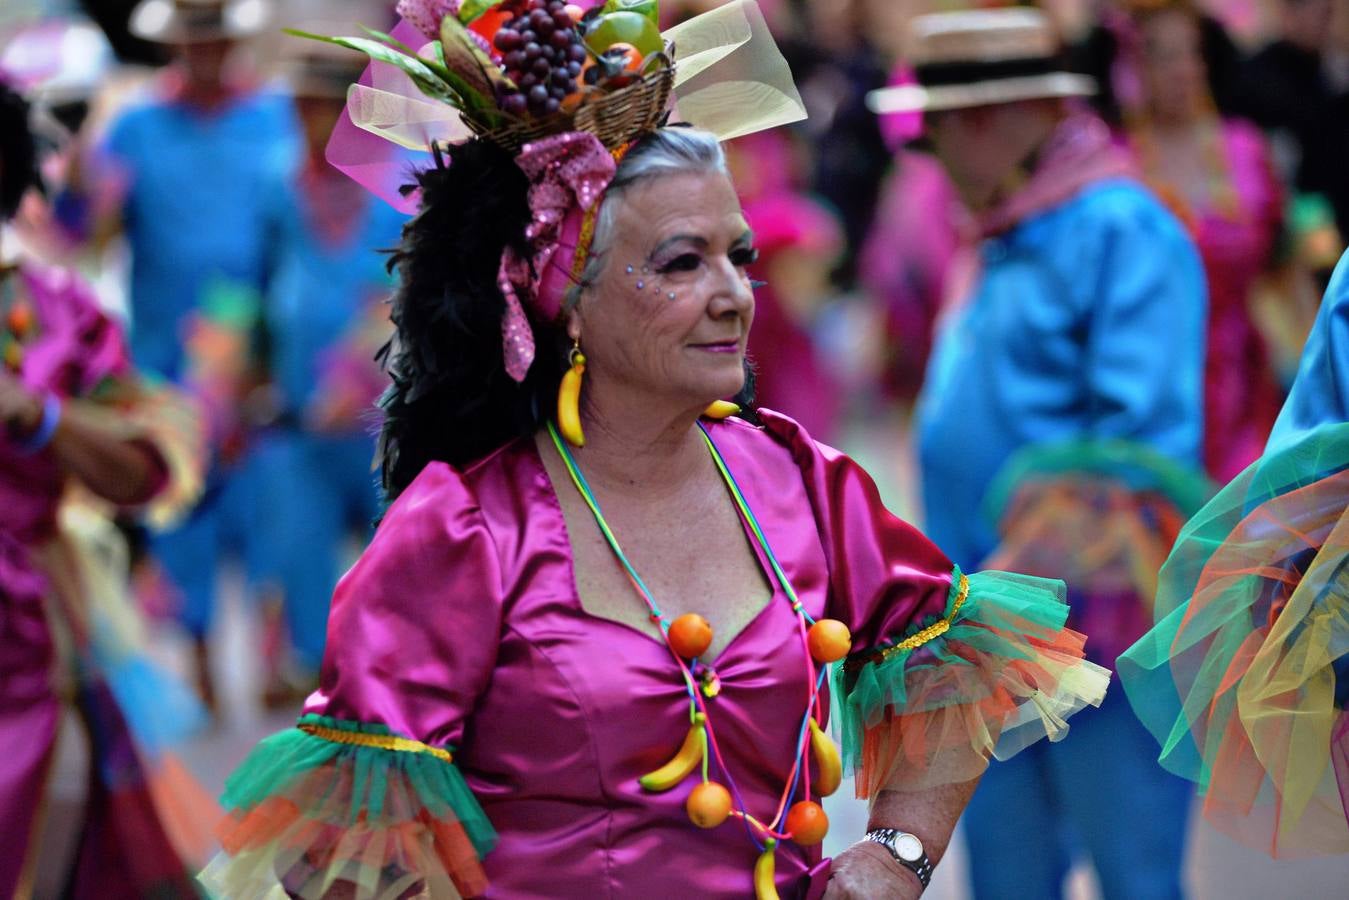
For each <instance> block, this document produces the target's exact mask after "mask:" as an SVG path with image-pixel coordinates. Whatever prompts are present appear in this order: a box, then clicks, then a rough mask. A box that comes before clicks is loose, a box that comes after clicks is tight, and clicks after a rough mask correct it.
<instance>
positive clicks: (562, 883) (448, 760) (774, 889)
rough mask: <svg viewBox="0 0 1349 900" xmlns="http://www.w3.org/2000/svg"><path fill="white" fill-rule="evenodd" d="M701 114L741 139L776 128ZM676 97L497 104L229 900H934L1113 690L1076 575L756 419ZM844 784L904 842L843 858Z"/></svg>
mask: <svg viewBox="0 0 1349 900" xmlns="http://www.w3.org/2000/svg"><path fill="white" fill-rule="evenodd" d="M466 9H467V7H466ZM498 9H500V10H501V11H503V12H505V13H507V14H508V16H513V18H512V17H506V18H504V22H499V23H497V24H496V25H495V27H494V26H492V25H490V24H489V25H487V26H486V27H484V28H483V30H484V31H486V32H487V33H488V34H490V35H491V39H490V40H491V44H490V45H491V46H493V47H495V48H497V49H498V50H503V51H504V54H503V56H504V59H503V61H502V64H503V65H504V66H505V67H506V69H507V71H510V65H511V63H512V62H513V61H514V60H515V58H514V57H511V56H510V54H511V53H512V52H513V49H514V48H515V47H516V46H518V43H519V41H520V40H521V39H522V38H521V34H522V32H528V33H531V34H533V35H534V36H535V37H537V36H538V34H539V32H540V31H546V32H547V34H548V36H549V40H550V41H555V45H557V46H561V45H562V44H564V43H565V41H566V40H569V37H564V38H558V39H554V38H552V37H551V36H552V35H553V34H556V33H558V32H559V31H560V32H562V33H563V34H564V35H570V34H573V33H578V34H579V31H577V32H574V31H572V30H571V29H570V26H569V25H567V24H566V23H565V22H564V21H563V19H564V17H565V16H567V14H568V12H567V11H566V10H564V9H563V7H562V6H561V5H560V4H557V3H554V4H553V5H551V6H550V5H548V4H547V3H543V2H509V0H508V2H506V3H503V4H502V5H501V7H498ZM724 9H726V8H723V10H724ZM729 10H730V12H729V13H726V14H727V15H732V14H733V15H735V16H740V17H742V18H741V19H739V20H736V21H737V22H740V23H742V24H745V26H746V28H747V29H748V31H751V32H754V33H755V37H754V38H753V41H759V40H762V39H763V38H762V37H761V30H759V29H758V25H761V23H762V19H761V18H759V17H758V13H757V10H756V9H755V7H754V6H753V5H752V4H750V3H743V2H741V3H734V4H731V5H730V7H729ZM716 14H717V13H716V12H714V13H712V15H716ZM597 17H598V21H595V19H596V18H597ZM466 18H468V17H467V16H466ZM545 20H547V23H556V24H548V27H547V28H544V27H543V26H544V25H545V24H546V23H545ZM606 21H611V20H606V19H605V18H604V16H603V15H602V14H597V16H592V17H591V19H590V20H586V19H583V20H582V21H581V23H580V25H579V26H578V27H579V28H586V27H587V26H589V28H590V31H589V33H590V34H591V35H592V39H591V40H590V41H588V43H589V44H590V46H591V47H592V48H597V46H598V45H600V42H601V41H602V40H603V36H604V35H605V34H606V33H608V31H607V27H606V25H605V23H606ZM693 21H694V22H696V21H697V20H693ZM444 23H445V24H444V25H443V27H442V28H440V29H439V33H440V34H441V36H442V37H445V38H448V39H450V41H451V43H452V42H453V39H454V35H455V34H457V33H458V32H459V30H460V29H461V28H462V26H463V24H464V23H461V22H459V21H458V20H457V17H456V16H455V15H454V14H453V12H451V14H449V15H447V16H446V17H445V19H444ZM756 23H757V25H756ZM468 24H469V25H470V26H472V25H474V24H475V23H474V22H473V21H472V20H470V21H469V23H468ZM629 24H630V27H631V31H630V32H628V33H630V34H634V35H640V34H641V33H642V29H641V27H640V25H639V24H637V23H629ZM625 27H629V26H628V25H625ZM684 27H688V26H684ZM736 30H737V28H736V27H731V28H729V29H727V31H729V33H732V34H734V33H735V32H736ZM668 37H669V39H670V40H671V41H672V43H673V44H674V46H675V48H676V51H677V48H678V47H680V46H687V47H697V46H699V43H698V42H697V41H695V40H694V39H693V37H692V36H691V34H690V33H689V32H687V31H685V32H681V33H677V34H675V35H669V36H668ZM525 43H526V45H527V44H528V43H530V41H526V42H525ZM568 46H570V45H568ZM702 46H706V45H705V44H704V45H702ZM599 48H600V49H602V47H599ZM769 49H771V48H769ZM622 52H623V53H624V54H627V53H628V51H627V50H623V51H622ZM652 52H659V51H652ZM763 53H764V51H762V50H761V51H760V58H761V59H762V56H763ZM674 62H675V63H676V64H678V57H675V60H674ZM668 64H669V63H668V57H667V60H666V61H665V62H664V63H662V62H661V61H660V60H657V62H656V63H653V67H654V68H653V70H649V71H653V72H654V74H651V75H649V76H648V77H649V78H651V79H652V81H654V82H659V80H660V79H663V78H672V77H673V78H677V76H676V75H674V74H673V73H671V72H670V71H669V70H668V69H666V68H661V67H660V66H661V65H668ZM662 73H664V74H662ZM704 74H707V73H706V72H704ZM606 77H608V76H603V75H602V76H601V78H602V79H603V78H606ZM742 77H743V76H742ZM693 81H695V82H696V81H697V79H696V78H695V79H693ZM778 83H779V84H780V83H781V82H778ZM599 84H600V85H601V91H602V93H599V94H592V95H589V96H588V97H586V98H585V102H589V103H595V104H600V105H601V106H604V105H606V104H608V103H611V102H617V101H615V100H614V99H613V98H615V97H627V98H629V99H631V98H633V97H634V96H635V94H634V93H629V94H626V95H623V94H621V93H620V92H621V90H622V87H618V88H617V89H616V90H614V91H613V92H612V93H604V92H603V91H604V88H603V87H602V85H603V84H604V81H602V80H601V81H600V82H599ZM624 84H625V85H627V86H629V87H631V86H632V83H631V82H624ZM679 84H680V82H678V81H676V82H675V89H676V93H678V92H679ZM705 84H706V83H705V82H704V85H705ZM787 86H788V87H789V86H790V84H789V82H788V84H787ZM642 89H643V88H642V82H638V83H637V85H636V88H635V90H636V91H637V92H640V91H641V90H642ZM506 90H509V88H507V89H506ZM714 93H715V92H714ZM793 93H794V92H793ZM509 96H510V95H509V94H507V97H509ZM760 96H762V94H760ZM697 101H698V98H697V95H696V94H691V93H686V94H680V95H679V115H680V116H681V117H686V118H688V119H689V120H690V121H692V122H694V123H695V124H700V123H701V124H706V125H707V126H708V127H712V125H713V123H716V126H717V127H718V128H719V130H720V129H721V128H723V127H729V128H731V129H733V128H734V127H742V128H743V127H745V123H746V122H747V121H749V120H751V119H752V118H753V116H754V112H755V111H754V110H753V109H752V108H750V107H749V106H746V105H741V106H739V107H737V108H736V109H735V110H734V111H733V112H732V113H731V115H730V117H729V118H721V119H719V118H718V116H717V115H716V114H715V113H716V109H717V107H719V106H721V101H717V102H716V103H715V104H713V106H706V105H701V104H700V103H699V102H697ZM503 102H510V101H509V100H507V101H503ZM662 106H663V99H662V101H661V103H659V104H656V106H655V109H654V114H653V115H652V117H651V118H649V119H645V120H643V121H640V122H637V123H635V125H634V126H632V127H629V128H625V129H624V130H623V131H622V132H620V133H615V132H613V131H612V130H607V129H605V128H604V127H602V126H598V127H594V130H586V129H587V127H591V126H592V123H593V122H594V120H588V119H585V118H583V117H582V116H581V115H580V114H579V113H578V114H577V115H576V117H575V118H566V117H563V118H560V119H552V120H549V121H550V122H551V123H552V124H553V126H554V127H556V126H557V124H559V123H560V124H561V125H562V129H563V130H560V131H557V132H555V133H552V134H545V135H543V136H540V135H537V134H536V135H534V136H532V137H531V140H528V141H526V142H524V143H523V145H522V146H519V145H517V146H511V140H510V135H511V132H510V130H509V126H507V127H506V130H504V131H503V130H493V129H492V128H490V127H487V126H490V124H491V120H489V121H487V122H479V121H476V117H479V116H483V115H485V114H484V113H482V112H481V111H465V114H466V115H471V116H473V117H474V118H475V125H477V126H478V127H479V128H481V130H482V131H483V132H486V134H487V136H486V137H480V138H472V139H468V140H463V141H461V142H459V143H456V144H451V145H449V147H448V150H447V153H448V158H447V159H443V160H442V161H441V162H439V163H438V164H437V165H436V166H434V167H432V168H430V169H428V170H426V171H424V172H422V173H421V174H420V176H419V178H418V182H419V187H420V210H419V212H418V214H417V216H416V218H414V219H413V220H412V221H411V222H410V223H409V225H408V226H407V228H406V229H405V232H404V236H403V242H402V245H401V247H400V248H399V250H398V252H397V253H396V254H395V257H394V259H395V261H396V264H397V268H398V272H399V275H400V280H401V285H400V288H399V291H398V293H397V296H396V297H395V300H394V306H393V318H394V321H395V323H396V325H397V328H398V334H397V337H396V338H395V340H394V342H393V343H392V345H391V347H390V350H389V357H388V368H389V372H390V375H391V377H392V382H393V383H392V386H391V388H390V389H389V391H388V392H387V394H386V396H385V399H384V401H383V406H384V410H385V422H384V427H383V436H382V463H383V476H384V484H385V488H386V490H387V493H388V495H389V497H390V499H391V501H392V502H391V505H390V506H389V508H388V511H387V513H386V514H385V516H384V518H383V521H382V523H381V525H380V527H379V529H378V531H377V533H376V535H375V538H374V540H373V542H372V544H371V545H370V547H369V548H368V550H367V551H366V552H365V554H364V555H363V556H362V558H361V559H360V561H359V562H358V563H357V564H356V565H355V567H354V568H353V569H352V570H351V571H350V572H349V573H348V574H347V576H346V577H345V578H344V579H343V580H342V582H341V584H340V585H339V586H338V588H337V592H336V595H335V597H334V600H333V606H332V617H331V621H330V624H329V630H328V643H327V651H326V658H325V661H324V666H323V671H322V675H321V686H320V688H319V690H318V691H317V692H316V693H315V694H314V695H313V696H312V697H310V699H309V701H308V703H307V704H306V708H305V711H304V715H303V716H302V717H301V719H300V721H299V723H298V727H297V728H295V729H292V730H290V731H288V732H284V733H282V734H279V735H277V736H274V737H273V738H270V739H269V740H268V741H266V742H264V744H263V745H261V746H260V747H259V749H258V750H257V751H256V752H255V753H254V755H253V756H251V757H250V758H249V759H248V760H247V761H246V762H245V763H244V765H243V766H242V768H241V769H240V770H239V771H238V772H237V773H235V775H234V776H233V777H232V778H231V780H230V782H229V783H228V786H227V790H226V798H225V799H226V804H227V805H228V806H230V807H231V808H232V813H231V819H230V821H229V823H228V824H227V826H226V828H225V829H224V831H223V844H224V852H223V853H222V855H221V856H220V857H218V858H217V860H216V861H215V862H214V863H213V864H212V866H211V867H210V868H209V869H208V870H207V872H206V873H205V875H204V880H205V881H206V883H207V884H208V886H210V887H211V888H212V889H213V890H215V891H217V892H218V893H219V894H220V895H221V896H230V897H243V896H248V897H253V896H263V895H265V894H266V892H267V891H269V890H270V891H277V892H278V895H280V894H281V893H285V894H288V895H291V896H299V897H306V898H317V897H327V896H342V897H350V896H357V897H406V896H413V895H417V896H431V897H437V898H440V897H459V896H464V897H479V896H483V897H511V898H516V897H559V896H567V897H586V896H594V897H639V896H649V897H672V896H679V897H700V898H732V897H736V898H739V897H746V896H757V897H759V898H761V900H769V898H777V897H802V896H814V897H819V896H825V897H829V898H848V897H852V898H860V897H870V898H874V897H916V896H918V894H919V893H920V892H921V891H922V888H923V887H924V885H925V884H926V882H927V879H928V877H929V876H930V874H931V870H932V866H933V865H934V864H935V863H936V862H937V861H938V860H939V859H940V857H941V855H942V853H943V851H944V850H945V848H946V845H947V842H948V841H949V838H950V834H951V830H952V827H953V826H954V824H955V821H956V818H957V817H958V815H959V813H960V810H961V809H962V808H963V807H964V805H965V802H966V799H967V798H968V797H969V794H970V791H971V790H972V788H973V784H974V782H975V781H976V780H977V778H978V776H979V774H980V773H981V772H982V770H983V768H984V766H985V764H986V761H987V758H988V757H989V756H990V755H992V754H993V753H995V752H996V753H999V754H1006V753H1010V752H1014V751H1015V750H1017V749H1019V748H1020V747H1021V746H1023V745H1024V744H1026V743H1027V742H1029V741H1031V740H1033V739H1034V738H1035V737H1037V736H1040V735H1043V734H1045V733H1046V732H1049V733H1050V734H1051V735H1053V736H1057V735H1058V734H1059V733H1060V732H1061V729H1062V726H1063V718H1064V717H1065V716H1067V715H1069V714H1071V713H1072V712H1074V711H1075V710H1076V709H1078V708H1080V707H1081V706H1082V705H1084V704H1087V703H1096V702H1099V700H1100V698H1101V695H1102V693H1103V690H1104V683H1105V679H1106V677H1107V676H1106V675H1105V673H1104V672H1103V671H1102V670H1100V669H1098V668H1096V667H1094V666H1092V665H1091V664H1090V663H1087V662H1085V661H1084V660H1083V657H1082V638H1081V636H1079V635H1076V634H1074V633H1072V632H1068V631H1066V630H1064V628H1063V622H1064V617H1065V615H1066V612H1067V610H1066V608H1065V606H1064V604H1063V601H1062V586H1061V584H1060V583H1058V582H1052V581H1044V580H1039V579H1032V578H1022V577H1018V576H1012V575H1006V574H1001V573H983V574H970V575H967V574H965V573H962V572H960V571H959V570H958V569H956V568H955V567H954V566H953V565H952V564H951V562H950V561H949V560H948V559H947V558H946V557H944V556H943V555H942V553H941V552H940V551H939V550H938V549H937V548H936V547H934V546H933V545H932V544H931V543H929V542H928V541H927V540H926V539H925V538H923V536H922V535H921V534H919V533H918V532H917V531H915V530H914V529H913V528H912V527H910V526H909V525H906V524H905V523H903V522H901V521H900V520H898V519H897V518H895V517H894V516H892V515H891V514H890V513H888V512H887V511H886V510H885V509H884V507H883V506H882V505H881V503H880V500H879V498H878V495H877V492H876V488H875V486H874V484H873V483H872V481H871V479H870V478H869V477H868V476H867V474H866V473H865V472H864V471H862V470H861V469H860V468H859V467H858V466H857V465H856V464H855V463H853V462H852V461H851V460H850V459H848V457H846V456H844V455H843V454H841V453H839V452H837V451H836V450H833V449H830V448H829V447H826V446H824V445H821V444H819V443H817V442H815V441H814V440H812V439H811V437H810V436H809V435H808V434H807V433H806V432H805V431H804V430H803V429H802V428H801V426H799V425H797V424H796V423H795V422H793V421H791V420H790V419H787V418H785V417H784V416H781V415H778V414H775V413H772V412H769V411H767V410H756V409H754V408H753V407H752V405H751V403H750V398H749V397H748V396H747V391H746V376H745V372H746V368H745V344H746V338H747V336H748V334H749V331H750V327H751V325H752V323H753V320H754V305H755V304H754V294H753V291H752V289H751V282H750V279H749V277H748V275H747V268H748V267H749V266H751V265H752V264H753V263H754V261H755V255H756V254H755V246H754V241H755V237H754V234H753V232H752V231H751V230H750V228H749V226H748V224H747V222H746V218H745V215H744V213H743V212H742V210H741V206H740V203H739V201H738V200H737V197H736V192H735V190H734V187H733V186H732V183H731V181H730V179H729V177H728V176H727V174H726V167H725V158H724V156H723V153H722V150H721V147H720V145H719V143H718V140H717V137H716V136H714V134H712V133H709V132H707V131H704V130H698V129H697V128H690V127H675V126H665V125H661V124H660V120H661V119H662V118H663V113H664V109H663V108H662ZM541 108H545V107H541ZM585 109H586V108H585V106H581V112H582V113H584V112H585ZM545 114H546V112H545ZM596 118H597V119H598V118H599V117H596ZM759 121H763V120H762V118H760V119H759ZM769 121H774V120H773V119H772V118H771V117H770V119H769ZM776 121H781V118H778V119H776ZM728 123H734V125H729V124H728ZM534 124H535V125H539V124H540V123H539V121H538V120H535V123H534ZM723 133H724V132H723ZM727 398H734V402H735V404H738V407H739V408H738V409H737V407H736V406H734V405H732V404H731V403H729V402H728V400H727ZM971 513H972V514H973V511H971ZM831 668H832V672H833V684H832V689H831V685H830V684H829V683H828V679H827V678H826V673H827V671H828V670H830V669H831ZM830 701H832V702H830ZM831 709H832V712H833V713H834V717H835V718H836V719H837V720H838V721H839V730H840V731H841V733H842V736H843V750H842V754H841V755H840V753H839V751H838V750H837V748H836V747H835V745H834V744H833V742H832V740H831V738H830V737H829V736H828V734H827V733H826V729H827V728H828V726H829V722H828V719H829V715H828V714H829V712H830V711H831ZM841 764H846V765H848V766H850V767H851V768H852V769H853V770H854V771H855V772H856V775H857V785H858V790H859V793H860V794H861V795H863V796H865V797H869V798H871V799H872V813H871V822H870V826H871V828H872V830H871V831H870V832H869V833H868V834H867V835H865V839H864V835H862V834H858V835H857V836H856V837H857V838H858V839H859V840H858V842H857V843H856V844H855V845H854V846H853V847H852V848H850V849H849V850H847V851H845V852H844V853H842V854H841V855H840V856H839V857H838V858H837V859H835V860H833V861H832V867H831V865H830V862H829V861H827V860H823V859H822V858H821V850H820V844H821V840H822V838H823V837H824V834H825V832H826V831H827V829H828V821H827V818H826V817H825V815H824V812H823V809H822V808H821V806H820V804H819V799H820V797H822V796H824V795H826V794H829V793H831V792H832V791H834V790H836V789H837V788H838V786H839V782H840V778H841V774H842V769H841Z"/></svg>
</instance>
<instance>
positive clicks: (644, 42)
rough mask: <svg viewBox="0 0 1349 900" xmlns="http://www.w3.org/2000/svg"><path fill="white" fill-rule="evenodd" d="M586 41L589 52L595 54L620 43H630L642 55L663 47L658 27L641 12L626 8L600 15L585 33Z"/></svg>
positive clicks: (663, 42)
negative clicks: (630, 10)
mask: <svg viewBox="0 0 1349 900" xmlns="http://www.w3.org/2000/svg"><path fill="white" fill-rule="evenodd" d="M586 43H587V44H588V45H590V50H591V52H592V53H595V54H597V55H598V54H600V53H603V52H604V51H605V50H607V49H609V48H610V47H612V46H613V45H614V44H620V43H622V44H631V45H632V46H634V47H636V48H637V51H638V52H639V53H641V54H642V56H649V55H650V54H652V53H659V52H660V51H662V50H664V49H665V41H664V40H663V39H662V38H661V36H660V29H658V28H657V27H656V26H655V24H654V23H653V22H652V21H651V20H650V19H648V18H647V17H646V16H644V15H642V14H641V13H639V12H629V11H627V10H623V11H620V12H611V13H605V14H604V15H602V16H600V17H599V19H597V20H596V22H595V25H594V27H593V28H591V29H590V31H588V32H587V33H586Z"/></svg>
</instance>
